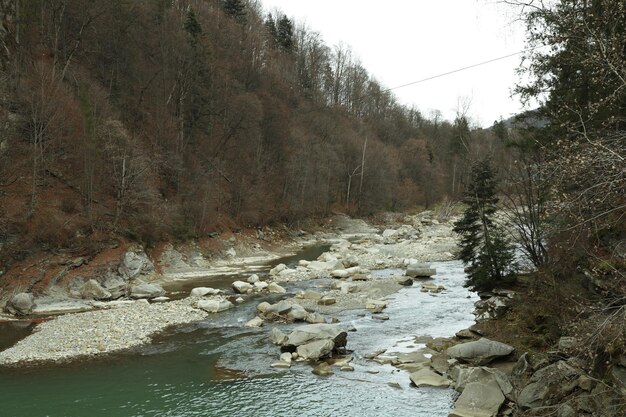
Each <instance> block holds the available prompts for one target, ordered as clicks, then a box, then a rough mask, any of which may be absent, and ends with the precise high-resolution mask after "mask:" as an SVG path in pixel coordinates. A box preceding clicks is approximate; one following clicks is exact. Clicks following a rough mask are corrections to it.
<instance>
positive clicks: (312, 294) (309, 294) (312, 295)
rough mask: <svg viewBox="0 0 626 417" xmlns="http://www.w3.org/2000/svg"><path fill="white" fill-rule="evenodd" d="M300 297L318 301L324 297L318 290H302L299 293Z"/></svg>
mask: <svg viewBox="0 0 626 417" xmlns="http://www.w3.org/2000/svg"><path fill="white" fill-rule="evenodd" d="M297 297H298V298H302V299H305V300H314V301H317V300H319V299H320V298H322V294H320V293H319V292H317V291H311V290H306V291H302V292H300V293H299V294H298V295H297Z"/></svg>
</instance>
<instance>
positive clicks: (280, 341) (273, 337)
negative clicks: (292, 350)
mask: <svg viewBox="0 0 626 417" xmlns="http://www.w3.org/2000/svg"><path fill="white" fill-rule="evenodd" d="M267 337H268V339H269V340H270V342H271V343H272V344H274V345H278V346H283V345H284V344H285V343H287V335H286V334H285V333H283V332H281V331H280V330H279V329H277V328H276V327H274V328H273V329H272V330H271V331H270V333H269V335H268V336H267Z"/></svg>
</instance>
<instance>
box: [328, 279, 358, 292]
mask: <svg viewBox="0 0 626 417" xmlns="http://www.w3.org/2000/svg"><path fill="white" fill-rule="evenodd" d="M333 288H335V289H337V290H339V291H341V292H342V293H343V294H348V293H351V292H357V291H358V289H359V286H358V285H356V284H355V283H353V282H346V281H336V282H335V283H334V284H333Z"/></svg>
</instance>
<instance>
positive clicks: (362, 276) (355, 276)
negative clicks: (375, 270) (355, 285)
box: [352, 274, 369, 281]
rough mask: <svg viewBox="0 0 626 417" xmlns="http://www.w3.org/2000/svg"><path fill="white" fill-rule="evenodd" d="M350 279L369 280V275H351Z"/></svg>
mask: <svg viewBox="0 0 626 417" xmlns="http://www.w3.org/2000/svg"><path fill="white" fill-rule="evenodd" d="M352 281H369V277H368V276H367V275H365V274H354V275H352Z"/></svg>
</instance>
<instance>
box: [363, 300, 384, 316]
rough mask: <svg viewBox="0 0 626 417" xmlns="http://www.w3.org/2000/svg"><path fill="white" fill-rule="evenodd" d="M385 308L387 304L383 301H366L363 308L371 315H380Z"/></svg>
mask: <svg viewBox="0 0 626 417" xmlns="http://www.w3.org/2000/svg"><path fill="white" fill-rule="evenodd" d="M386 307H387V302H386V301H383V300H367V301H366V302H365V308H367V309H368V310H369V311H370V312H371V313H374V314H376V313H381V312H382V311H383V310H384V309H385V308H386Z"/></svg>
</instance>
